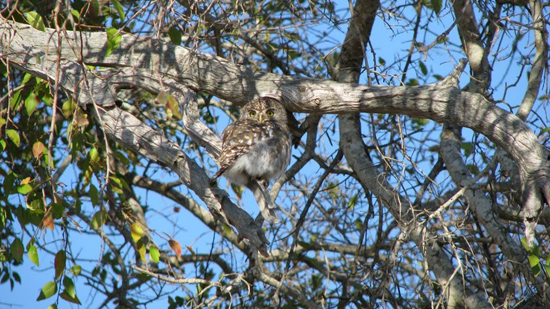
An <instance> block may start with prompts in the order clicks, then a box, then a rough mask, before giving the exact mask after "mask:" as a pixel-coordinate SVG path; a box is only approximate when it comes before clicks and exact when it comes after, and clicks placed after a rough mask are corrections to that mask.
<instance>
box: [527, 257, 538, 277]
mask: <svg viewBox="0 0 550 309" xmlns="http://www.w3.org/2000/svg"><path fill="white" fill-rule="evenodd" d="M529 266H531V270H532V271H533V274H534V275H535V277H537V276H538V275H539V274H540V271H541V267H540V258H539V257H538V256H536V255H534V254H529Z"/></svg>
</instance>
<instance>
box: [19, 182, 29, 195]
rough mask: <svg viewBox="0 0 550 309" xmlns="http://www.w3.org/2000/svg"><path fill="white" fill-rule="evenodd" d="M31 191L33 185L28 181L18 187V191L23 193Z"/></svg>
mask: <svg viewBox="0 0 550 309" xmlns="http://www.w3.org/2000/svg"><path fill="white" fill-rule="evenodd" d="M31 191H32V186H31V185H30V184H28V183H27V184H24V185H22V186H19V187H17V192H19V193H21V194H28V193H29V192H31Z"/></svg>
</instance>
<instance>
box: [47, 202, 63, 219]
mask: <svg viewBox="0 0 550 309" xmlns="http://www.w3.org/2000/svg"><path fill="white" fill-rule="evenodd" d="M50 207H52V217H53V218H54V219H61V217H63V212H64V211H65V207H64V206H63V204H61V203H51V205H50Z"/></svg>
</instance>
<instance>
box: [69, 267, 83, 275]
mask: <svg viewBox="0 0 550 309" xmlns="http://www.w3.org/2000/svg"><path fill="white" fill-rule="evenodd" d="M69 271H70V272H71V274H73V275H74V276H79V275H80V273H81V272H82V267H81V266H80V265H78V264H77V265H74V266H73V267H71V268H70V269H69Z"/></svg>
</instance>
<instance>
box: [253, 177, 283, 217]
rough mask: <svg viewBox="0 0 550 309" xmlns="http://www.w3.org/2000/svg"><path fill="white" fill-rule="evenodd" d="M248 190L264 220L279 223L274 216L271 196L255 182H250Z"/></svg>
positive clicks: (273, 204)
mask: <svg viewBox="0 0 550 309" xmlns="http://www.w3.org/2000/svg"><path fill="white" fill-rule="evenodd" d="M248 188H249V189H250V190H251V191H252V193H254V197H255V198H256V202H257V203H258V207H260V212H261V213H262V216H263V217H264V219H266V220H269V221H271V222H273V223H279V222H280V221H279V218H277V215H276V214H275V203H273V200H272V199H271V196H269V194H268V193H267V192H266V191H265V189H264V188H263V187H262V185H260V184H259V183H258V182H257V181H251V184H249V186H248Z"/></svg>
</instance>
